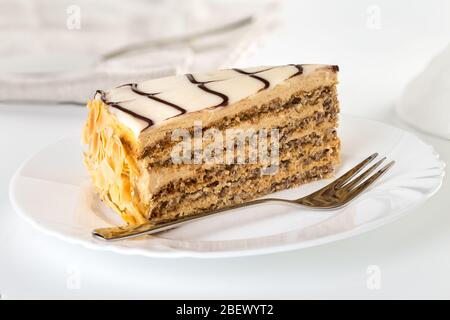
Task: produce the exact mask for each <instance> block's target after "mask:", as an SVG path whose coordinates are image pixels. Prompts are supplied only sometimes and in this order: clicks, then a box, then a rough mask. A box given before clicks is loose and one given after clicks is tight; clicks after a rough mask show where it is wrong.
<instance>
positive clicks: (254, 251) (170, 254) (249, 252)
mask: <svg viewBox="0 0 450 320" xmlns="http://www.w3.org/2000/svg"><path fill="white" fill-rule="evenodd" d="M341 115H342V116H344V117H349V118H354V119H358V120H363V121H369V122H372V123H375V124H377V125H382V126H386V127H389V128H393V129H396V130H400V131H401V132H403V133H405V134H409V135H412V136H414V137H415V138H416V139H417V140H418V141H420V142H421V143H423V144H424V145H425V146H428V147H429V148H430V150H431V152H432V154H433V156H434V157H435V159H436V162H437V163H439V169H441V172H440V174H439V176H438V177H439V183H437V184H436V185H435V186H434V188H433V189H432V190H431V191H430V192H429V193H428V194H426V195H425V197H423V199H421V200H419V201H417V202H415V203H411V204H410V205H408V206H406V207H405V208H402V209H401V210H400V211H398V212H397V214H395V215H392V216H387V217H383V218H380V219H377V220H375V221H371V222H368V223H364V224H362V225H360V226H358V227H356V228H354V229H351V230H347V231H343V232H339V233H335V234H330V235H327V236H324V237H320V238H317V239H312V240H307V241H303V242H297V243H296V242H294V243H288V244H278V245H273V246H269V247H259V248H250V249H241V250H234V249H231V250H224V251H194V250H188V249H186V250H178V249H172V248H167V250H166V251H151V249H150V250H148V249H144V248H131V247H122V246H117V245H114V242H113V243H111V244H110V243H106V242H100V241H99V240H95V239H91V240H90V241H87V240H84V239H80V238H77V237H75V236H72V235H67V234H64V233H63V232H61V231H57V230H54V229H51V228H49V227H47V226H45V224H41V223H39V221H38V220H36V219H35V218H33V215H30V214H27V213H26V212H25V211H24V210H23V209H22V207H21V206H20V204H19V202H18V200H17V199H16V191H15V190H16V188H17V184H18V183H19V181H20V178H27V177H23V176H21V172H22V171H23V169H24V168H25V167H26V165H27V164H28V163H29V162H30V161H32V160H33V158H34V157H35V156H36V155H37V154H38V153H39V152H41V151H42V150H44V149H46V148H48V147H50V146H52V145H55V144H57V143H59V142H61V141H64V140H66V139H70V138H72V137H73V136H64V137H62V138H59V139H57V140H55V141H53V142H51V143H49V144H47V145H45V146H44V147H42V148H41V149H39V150H38V151H37V152H35V153H33V154H32V155H30V156H29V157H27V158H26V159H25V160H24V161H23V162H22V163H21V164H20V166H19V167H18V168H17V169H16V171H15V173H14V174H13V176H12V177H11V180H10V183H9V189H8V193H9V199H10V202H11V205H12V207H13V209H14V211H16V212H17V213H18V214H19V216H20V217H22V218H23V219H24V220H25V221H27V222H28V223H30V224H31V225H32V226H33V227H34V228H36V229H37V230H39V231H41V232H42V233H45V234H48V235H50V236H53V237H56V238H58V239H60V240H63V241H66V242H68V243H73V244H79V245H82V246H83V247H86V248H88V249H91V250H103V251H109V252H115V253H118V254H125V255H140V256H145V257H150V258H201V259H217V258H237V257H248V256H256V255H268V254H274V253H281V252H289V251H294V250H300V249H306V248H311V247H316V246H322V245H324V244H331V243H333V242H336V241H340V240H344V239H348V238H352V237H355V236H358V235H360V234H363V233H366V232H369V231H372V230H375V229H377V228H379V227H381V226H383V225H387V224H390V223H392V222H394V221H396V220H398V219H400V218H402V217H404V216H405V215H406V214H407V213H409V212H410V211H411V210H412V209H413V208H415V207H418V206H420V205H421V204H423V203H425V202H426V201H427V200H428V199H430V198H431V197H432V196H434V195H435V194H436V193H437V192H438V191H439V189H440V188H441V186H442V184H443V180H444V177H445V167H446V164H445V162H444V161H443V160H442V159H441V158H440V156H439V153H438V152H437V151H436V150H435V148H434V147H433V145H431V144H429V143H426V142H425V141H423V140H422V139H420V138H419V137H418V136H417V135H415V134H414V133H412V132H410V131H407V130H404V129H402V128H399V127H395V126H393V125H390V124H387V123H384V122H381V121H377V120H373V119H368V118H364V117H361V116H354V115H349V114H341Z"/></svg>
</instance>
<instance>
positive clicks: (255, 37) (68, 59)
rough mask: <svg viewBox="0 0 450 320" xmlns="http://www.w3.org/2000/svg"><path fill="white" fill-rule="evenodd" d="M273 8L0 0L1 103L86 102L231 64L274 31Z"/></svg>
mask: <svg viewBox="0 0 450 320" xmlns="http://www.w3.org/2000/svg"><path fill="white" fill-rule="evenodd" d="M276 9H277V2H276V1H271V0H266V1H248V0H246V1H244V0H242V1H217V0H216V1H207V0H191V1H175V0H166V1H164V0H159V1H158V0H155V1H143V0H127V1H126V2H125V1H121V0H107V1H106V0H100V1H95V2H94V1H89V0H40V1H29V0H26V1H25V0H23V1H18V0H2V2H1V3H0V39H1V41H0V101H14V100H18V101H55V102H79V103H85V102H86V100H87V99H89V98H90V97H92V96H93V94H94V92H95V90H97V89H107V88H110V87H113V86H117V85H120V84H123V83H129V82H135V81H140V80H144V79H150V78H155V77H162V76H168V75H173V74H176V73H184V72H198V71H205V70H212V69H217V68H225V67H230V66H234V65H236V64H238V63H239V59H241V58H244V57H246V56H248V55H249V54H251V52H252V50H253V49H254V48H255V46H257V45H259V44H260V43H261V39H262V38H263V37H264V36H265V35H266V34H267V33H268V32H269V31H270V30H272V29H273V27H274V24H275V23H276V12H277V10H276ZM232 26H234V27H232ZM212 30H216V31H215V32H213V31H212ZM205 32H206V33H208V32H209V34H208V35H203V36H197V37H194V38H193V39H190V41H185V40H186V37H187V36H189V35H198V34H201V33H205ZM168 39H171V40H168ZM160 40H164V41H166V42H168V43H166V44H165V45H157V46H155V45H153V46H150V47H148V49H146V50H138V51H133V52H131V53H129V54H127V55H123V56H119V57H116V58H112V59H110V60H106V61H105V60H102V59H101V57H102V56H104V55H105V54H108V53H110V52H113V51H114V50H117V49H120V48H122V47H124V46H129V45H131V44H136V43H137V44H140V43H143V42H148V41H160Z"/></svg>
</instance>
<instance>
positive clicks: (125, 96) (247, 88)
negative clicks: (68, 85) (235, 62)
mask: <svg viewBox="0 0 450 320" xmlns="http://www.w3.org/2000/svg"><path fill="white" fill-rule="evenodd" d="M318 68H329V69H331V70H332V71H333V72H337V71H338V68H337V66H324V65H298V64H291V65H285V66H279V67H256V68H249V69H236V68H235V69H228V70H220V71H218V72H214V73H207V74H199V75H197V76H195V75H193V74H186V75H183V76H174V77H168V78H163V79H158V80H150V81H148V82H143V83H140V84H137V83H129V84H125V85H122V86H119V87H116V88H115V89H112V90H110V91H107V92H105V91H101V90H99V91H97V93H96V96H97V97H98V95H99V96H100V99H101V100H102V101H103V102H104V103H105V104H107V105H109V106H110V107H112V108H115V109H117V110H120V111H121V112H124V113H126V114H128V115H129V116H131V117H132V118H131V119H133V118H135V119H137V120H140V121H144V122H145V124H146V125H145V126H144V125H143V124H142V122H141V123H140V124H137V123H134V122H133V121H132V120H131V121H132V125H131V126H132V127H133V130H134V132H135V133H136V134H139V133H140V132H142V131H143V130H145V129H147V128H149V127H151V126H153V125H155V124H157V123H158V122H161V121H163V120H166V119H169V118H173V117H177V116H180V115H183V114H185V113H188V112H193V111H198V110H201V109H213V108H218V107H225V106H227V105H229V104H232V103H235V102H237V101H239V100H242V99H244V98H246V97H248V96H250V95H253V94H256V93H258V92H261V91H264V90H267V89H270V88H273V87H274V86H276V85H277V84H279V83H280V82H282V81H285V80H287V79H290V78H293V77H296V76H300V75H302V74H304V73H305V70H307V72H312V71H314V70H315V69H318ZM183 78H184V80H183ZM245 78H247V80H246V79H245ZM249 78H251V79H254V80H255V81H257V82H252V81H249ZM200 79H201V80H200ZM257 83H261V84H262V87H261V86H260V85H258V84H257ZM195 88H197V89H200V90H199V91H196V89H195ZM199 92H200V93H199ZM202 92H203V95H202V94H201V93H202ZM236 92H237V93H236ZM187 93H188V95H189V97H191V98H187V97H186V94H187ZM139 97H141V98H139ZM192 97H193V98H192ZM217 98H219V99H220V100H217ZM146 99H149V100H152V101H153V102H152V103H150V102H148V103H146V102H145V101H146ZM190 99H191V100H192V99H193V101H195V103H194V102H193V104H192V103H190V101H191V100H190ZM213 101H216V102H213ZM150 116H151V117H150ZM119 120H120V119H119ZM135 122H136V121H135Z"/></svg>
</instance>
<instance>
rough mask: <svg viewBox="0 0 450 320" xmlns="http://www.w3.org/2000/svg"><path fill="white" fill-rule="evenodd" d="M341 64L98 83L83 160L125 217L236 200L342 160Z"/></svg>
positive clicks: (308, 177)
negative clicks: (100, 88)
mask: <svg viewBox="0 0 450 320" xmlns="http://www.w3.org/2000/svg"><path fill="white" fill-rule="evenodd" d="M337 72H338V67H337V66H328V65H285V66H278V67H254V68H248V69H228V70H219V71H216V72H211V73H204V74H186V75H180V76H173V77H167V78H162V79H157V80H149V81H145V82H142V83H130V84H125V85H122V86H119V87H117V88H114V89H111V90H107V91H97V93H96V94H95V97H94V98H93V100H91V101H89V102H88V109H89V115H88V119H87V122H86V124H85V127H84V131H83V142H84V143H85V144H86V145H87V147H86V151H85V153H84V163H85V165H86V167H87V169H88V171H89V173H90V175H91V177H92V181H93V184H94V186H95V189H96V190H97V192H98V194H99V195H100V197H101V199H102V200H103V202H104V203H106V204H107V205H108V206H110V207H111V208H112V209H114V210H115V211H116V212H117V213H118V214H120V215H121V216H122V218H123V219H124V220H125V221H126V222H127V223H128V224H139V223H143V222H145V221H147V220H151V221H157V220H158V219H172V218H177V217H180V216H185V215H192V214H196V213H200V212H203V211H205V210H211V209H217V208H221V207H225V206H230V205H233V204H237V203H241V202H244V201H248V200H251V199H254V198H256V197H259V196H262V195H265V194H268V193H271V192H274V191H278V190H283V189H286V188H292V187H296V186H299V185H301V184H304V183H307V182H309V181H312V180H317V179H321V178H324V177H329V176H330V175H331V174H332V173H333V170H334V168H335V166H336V165H337V164H338V163H339V148H340V142H339V139H338V137H337V134H336V127H337V125H338V111H339V105H338V100H337V93H336V84H337Z"/></svg>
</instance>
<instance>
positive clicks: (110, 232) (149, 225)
mask: <svg viewBox="0 0 450 320" xmlns="http://www.w3.org/2000/svg"><path fill="white" fill-rule="evenodd" d="M266 202H282V203H288V204H295V205H301V204H300V203H299V202H297V201H295V200H287V199H277V198H265V199H257V200H253V201H249V202H244V203H240V204H236V205H233V206H228V207H224V208H220V209H216V210H212V211H207V212H203V213H199V214H195V215H191V216H185V217H181V218H178V219H171V220H162V221H158V222H150V221H149V222H146V223H143V224H140V225H138V226H123V227H109V228H99V229H95V230H94V231H93V232H92V235H93V236H94V238H96V239H100V240H106V241H113V240H122V239H129V238H134V237H138V236H142V235H149V234H154V233H158V232H162V231H166V230H169V229H173V228H176V227H179V226H181V225H183V224H185V223H187V222H190V221H194V220H200V219H203V218H205V217H208V216H211V215H213V214H217V213H221V212H224V211H228V210H232V209H239V208H244V207H248V206H252V205H256V204H261V203H266Z"/></svg>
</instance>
